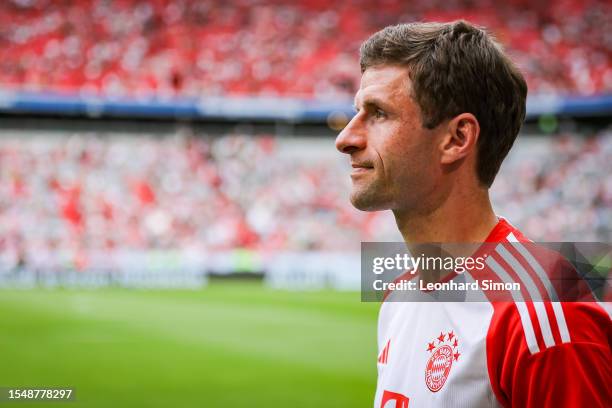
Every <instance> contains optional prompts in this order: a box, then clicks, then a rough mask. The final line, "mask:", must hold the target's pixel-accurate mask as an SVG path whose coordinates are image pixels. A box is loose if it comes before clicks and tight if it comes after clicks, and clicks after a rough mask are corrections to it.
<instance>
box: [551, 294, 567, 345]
mask: <svg viewBox="0 0 612 408" xmlns="http://www.w3.org/2000/svg"><path fill="white" fill-rule="evenodd" d="M552 307H553V310H554V312H555V318H556V319H557V326H559V333H560V334H561V342H563V343H569V342H570V341H572V340H571V338H570V334H569V330H568V329H567V322H566V321H565V315H564V314H563V307H561V303H559V302H552Z"/></svg>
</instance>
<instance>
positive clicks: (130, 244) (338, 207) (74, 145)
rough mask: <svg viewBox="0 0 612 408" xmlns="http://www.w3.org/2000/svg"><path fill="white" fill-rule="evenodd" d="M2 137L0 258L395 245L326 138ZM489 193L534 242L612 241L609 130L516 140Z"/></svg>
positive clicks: (79, 260)
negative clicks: (354, 201)
mask: <svg viewBox="0 0 612 408" xmlns="http://www.w3.org/2000/svg"><path fill="white" fill-rule="evenodd" d="M1 136H2V137H1V138H0V255H2V256H3V257H6V256H9V257H11V259H13V262H14V263H27V262H28V259H30V258H31V257H32V256H39V255H40V254H44V253H46V254H64V255H66V254H67V256H68V258H69V259H70V261H71V262H73V263H74V266H76V267H77V268H85V267H87V266H89V262H90V258H89V256H90V254H92V253H98V254H100V253H103V254H104V253H113V252H114V251H118V250H134V251H164V250H181V251H195V252H198V251H208V252H211V253H214V252H218V251H224V250H231V249H236V248H246V249H251V250H255V251H257V252H264V253H266V252H268V253H274V252H276V251H347V250H358V249H359V242H360V241H362V240H364V241H383V240H398V238H400V237H399V235H397V232H396V228H395V224H394V221H393V218H392V216H391V215H390V214H389V212H376V213H364V212H359V211H357V210H355V209H353V208H352V207H351V205H350V204H349V201H348V192H349V188H350V178H349V172H350V169H349V164H348V162H347V161H346V158H345V157H340V156H341V155H340V154H337V153H336V152H334V148H333V143H332V141H331V140H329V139H321V138H319V139H299V138H298V139H287V138H274V137H271V136H258V137H254V136H253V135H240V134H231V135H226V136H223V137H214V138H212V137H207V136H206V135H193V134H190V133H189V132H188V131H184V132H183V131H179V132H177V133H176V134H173V135H169V136H165V137H154V136H152V135H150V136H138V137H135V136H133V135H132V136H121V135H118V134H70V135H69V134H63V135H62V134H60V135H58V134H50V133H48V134H44V133H43V134H40V132H39V135H38V136H27V135H24V134H21V133H19V132H17V133H15V132H13V133H11V132H7V131H4V132H3V134H2V135H1ZM519 140H520V141H519V143H518V145H517V146H516V148H515V149H514V151H513V153H512V155H511V156H510V157H509V158H508V160H507V162H506V163H504V166H503V167H502V172H501V174H500V175H499V177H498V179H497V180H496V182H495V184H494V186H493V190H492V191H493V198H494V202H495V204H496V205H495V207H496V211H497V213H498V214H500V215H502V216H505V217H507V218H508V219H510V220H511V221H512V222H513V223H515V224H516V225H517V226H519V227H520V228H521V229H523V230H524V232H525V233H526V234H527V235H528V236H529V237H530V238H532V239H534V240H546V241H571V240H578V241H598V240H599V241H605V242H609V241H610V239H612V228H611V225H612V178H610V177H609V175H610V174H612V161H610V157H612V131H604V132H601V133H599V134H596V135H592V136H590V137H584V136H580V137H578V136H576V135H569V134H564V135H559V136H557V137H546V138H545V137H528V136H522V137H521V138H519Z"/></svg>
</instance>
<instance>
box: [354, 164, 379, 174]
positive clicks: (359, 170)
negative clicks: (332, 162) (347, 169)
mask: <svg viewBox="0 0 612 408" xmlns="http://www.w3.org/2000/svg"><path fill="white" fill-rule="evenodd" d="M351 167H352V168H353V171H352V172H351V176H356V175H359V174H364V173H367V172H369V171H372V170H374V167H373V166H370V165H367V164H357V163H351Z"/></svg>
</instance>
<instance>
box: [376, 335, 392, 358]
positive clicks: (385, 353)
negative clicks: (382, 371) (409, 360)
mask: <svg viewBox="0 0 612 408" xmlns="http://www.w3.org/2000/svg"><path fill="white" fill-rule="evenodd" d="M390 345H391V339H389V340H387V345H386V346H385V348H384V349H383V350H382V351H381V352H380V355H379V356H378V363H379V364H387V359H388V358H389V346H390Z"/></svg>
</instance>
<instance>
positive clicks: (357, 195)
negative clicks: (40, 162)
mask: <svg viewBox="0 0 612 408" xmlns="http://www.w3.org/2000/svg"><path fill="white" fill-rule="evenodd" d="M360 64H361V72H362V77H361V85H360V88H359V91H358V92H357V95H356V97H355V108H356V115H355V116H354V117H353V119H352V120H351V121H350V123H349V124H348V125H347V126H346V127H345V129H344V130H343V131H342V132H341V133H340V134H339V135H338V137H337V140H336V147H337V149H338V150H339V151H340V152H342V153H345V154H347V155H350V160H351V165H352V168H353V170H352V173H351V175H350V176H351V179H352V192H351V202H352V204H353V205H354V206H355V207H356V208H358V209H360V210H365V211H377V210H387V209H389V210H392V211H393V214H394V215H395V219H396V222H397V226H398V228H399V230H400V232H401V233H402V236H403V238H404V240H405V242H406V244H407V245H408V247H409V248H410V247H411V244H414V243H423V242H447V243H448V242H508V241H512V242H525V241H527V240H526V238H525V237H524V236H523V235H522V234H521V233H520V231H518V230H517V229H516V228H515V227H514V226H512V225H511V224H510V223H509V222H507V221H506V220H504V219H502V218H499V217H497V216H496V215H495V213H494V211H493V209H492V206H491V202H490V199H489V193H488V191H489V188H490V187H491V185H492V183H493V180H494V178H495V176H496V174H497V172H498V170H499V167H500V165H501V163H502V161H503V159H504V158H505V157H506V155H507V153H508V151H509V150H510V148H511V147H512V144H513V143H514V140H515V138H516V136H517V135H518V132H519V130H520V127H521V125H522V122H523V120H524V118H525V100H526V96H527V85H526V83H525V80H524V79H523V77H522V75H521V74H520V72H519V71H518V70H517V69H516V67H515V66H514V65H513V64H512V62H511V61H510V59H509V58H508V57H507V56H506V55H505V54H504V52H503V50H502V48H501V47H500V46H499V44H497V43H496V42H495V41H494V40H493V39H492V38H491V37H490V36H489V35H488V34H487V33H486V32H484V31H483V30H481V29H479V28H477V27H475V26H473V25H471V24H469V23H467V22H465V21H458V22H453V23H447V24H439V23H415V24H403V25H397V26H391V27H387V28H385V29H383V30H381V31H379V32H377V33H376V34H374V35H373V36H372V37H370V38H369V39H368V40H367V41H366V42H365V43H364V44H363V45H362V47H361V60H360ZM524 249H525V247H522V249H520V250H519V251H518V252H512V251H514V250H512V251H503V248H501V249H500V250H499V251H495V252H494V253H492V254H491V255H490V257H489V258H488V259H489V260H488V261H487V265H488V268H489V273H491V274H492V275H495V276H498V277H502V276H510V275H512V276H517V277H518V276H519V275H521V272H525V270H527V269H528V268H533V269H534V270H537V269H538V268H539V267H540V266H539V264H538V261H537V259H536V258H534V257H533V256H532V255H530V254H529V253H525V252H521V251H523V250H524ZM521 265H523V266H521ZM522 276H523V278H525V279H530V278H529V277H525V276H524V275H522ZM517 279H518V278H517ZM543 279H545V278H543ZM551 298H552V299H553V300H554V299H555V298H554V297H551ZM514 300H517V301H514V302H479V303H477V302H472V303H468V302H465V303H400V302H395V303H393V302H384V303H383V305H382V306H381V310H380V316H379V333H378V342H379V358H378V370H379V378H378V386H377V390H376V397H375V407H376V408H389V407H403V408H406V407H408V406H410V407H470V408H473V407H494V406H500V405H501V406H506V407H583V406H584V407H586V406H588V407H600V406H601V407H603V406H606V405H607V404H609V403H610V401H612V396H611V395H610V394H611V393H610V384H611V383H612V374H611V370H612V357H611V352H610V342H611V332H612V329H611V326H612V325H611V323H610V317H609V315H608V314H607V313H606V312H605V311H604V309H603V308H602V307H601V306H599V305H598V304H597V303H596V302H591V303H559V302H528V301H523V300H528V299H524V298H522V297H521V298H514ZM606 401H608V402H606Z"/></svg>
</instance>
